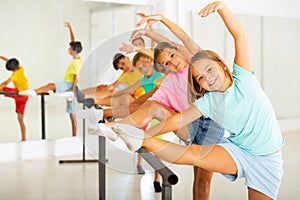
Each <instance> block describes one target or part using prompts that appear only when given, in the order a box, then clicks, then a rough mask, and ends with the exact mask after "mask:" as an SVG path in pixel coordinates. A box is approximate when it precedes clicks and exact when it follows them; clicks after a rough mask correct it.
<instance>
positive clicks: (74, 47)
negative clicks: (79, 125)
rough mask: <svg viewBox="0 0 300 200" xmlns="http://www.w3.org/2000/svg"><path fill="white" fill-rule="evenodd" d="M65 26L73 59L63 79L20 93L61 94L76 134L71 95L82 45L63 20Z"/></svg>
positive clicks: (73, 133)
mask: <svg viewBox="0 0 300 200" xmlns="http://www.w3.org/2000/svg"><path fill="white" fill-rule="evenodd" d="M65 26H66V27H67V28H68V29H69V31H70V38H71V42H70V43H69V44H70V47H69V49H68V51H69V54H70V55H71V56H72V58H73V59H72V60H71V62H70V64H69V66H68V68H67V70H66V72H65V76H64V80H63V81H62V82H56V83H48V84H47V85H45V86H42V87H40V88H37V89H35V90H25V91H23V92H20V94H22V95H28V96H31V97H35V96H36V95H37V94H40V93H43V92H48V91H50V90H52V91H54V92H55V93H56V94H57V95H58V96H60V94H62V95H61V96H62V97H65V98H66V99H67V112H68V113H69V114H70V119H71V123H72V135H73V136H76V132H77V129H76V118H75V114H74V113H75V103H76V102H75V101H76V100H75V99H73V97H74V94H75V93H74V89H75V86H76V85H77V75H78V73H79V71H80V69H81V66H82V59H81V57H80V55H79V53H80V52H81V51H82V45H81V43H80V42H79V41H75V37H74V34H73V30H72V27H71V25H70V23H69V22H65ZM66 92H69V93H66ZM64 95H67V96H64Z"/></svg>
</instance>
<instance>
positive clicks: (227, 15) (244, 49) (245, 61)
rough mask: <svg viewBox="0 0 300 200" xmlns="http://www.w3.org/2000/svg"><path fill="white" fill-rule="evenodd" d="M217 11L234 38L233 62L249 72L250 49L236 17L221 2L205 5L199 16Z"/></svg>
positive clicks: (243, 30)
mask: <svg viewBox="0 0 300 200" xmlns="http://www.w3.org/2000/svg"><path fill="white" fill-rule="evenodd" d="M216 11H217V12H218V13H219V15H220V16H221V18H222V19H223V21H224V23H225V25H226V27H227V29H228V31H229V32H230V34H231V35H232V37H233V38H234V46H235V58H234V63H235V64H237V65H239V66H240V67H243V68H244V69H246V70H247V71H249V72H251V71H252V67H251V63H250V52H249V51H250V50H249V44H248V39H247V35H246V31H245V29H244V28H243V26H242V25H241V23H240V22H239V20H238V19H237V17H236V16H235V15H234V14H233V13H232V12H231V11H230V10H229V8H228V7H227V6H226V5H225V4H224V3H222V2H219V1H217V2H213V3H211V4H208V5H207V6H205V7H204V8H203V9H202V10H201V11H200V12H199V15H200V16H201V17H206V16H208V15H210V14H212V13H214V12H216Z"/></svg>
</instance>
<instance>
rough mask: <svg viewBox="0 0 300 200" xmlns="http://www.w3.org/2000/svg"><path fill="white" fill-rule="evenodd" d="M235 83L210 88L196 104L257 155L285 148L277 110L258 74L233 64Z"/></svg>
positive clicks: (203, 112) (236, 140) (230, 137)
mask: <svg viewBox="0 0 300 200" xmlns="http://www.w3.org/2000/svg"><path fill="white" fill-rule="evenodd" d="M232 75H233V83H232V85H231V86H230V87H229V88H228V89H227V90H226V91H225V92H207V93H206V94H205V95H204V96H203V97H201V98H199V99H198V100H197V101H195V103H194V105H195V106H196V107H197V108H198V109H199V110H200V112H201V113H202V114H203V115H204V116H205V117H210V118H211V119H212V120H214V121H215V122H216V123H218V124H219V125H221V126H222V127H224V128H225V129H226V130H228V132H229V133H230V136H229V140H231V141H232V142H233V143H234V144H235V145H237V146H239V147H240V148H241V149H243V150H245V151H247V152H249V153H251V154H253V155H267V154H271V153H274V152H276V151H278V150H280V149H281V147H282V146H283V144H284V140H283V138H282V135H281V131H280V127H279V124H278V121H277V119H276V116H275V112H274V110H273V107H272V105H271V102H270V101H269V99H268V97H267V96H266V94H265V93H264V91H263V90H262V88H261V86H260V84H259V82H258V81H257V79H256V77H255V76H254V75H253V74H251V73H249V72H248V71H247V70H245V69H243V68H241V67H239V66H238V65H236V64H234V65H233V73H232Z"/></svg>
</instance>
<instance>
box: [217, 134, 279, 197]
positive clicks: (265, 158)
mask: <svg viewBox="0 0 300 200" xmlns="http://www.w3.org/2000/svg"><path fill="white" fill-rule="evenodd" d="M218 145H220V146H222V147H223V148H224V149H225V150H226V151H227V152H228V153H229V154H230V155H231V157H232V158H233V160H234V162H235V164H236V165H237V168H238V173H237V174H236V175H232V174H223V175H224V176H225V177H226V178H227V179H228V180H230V181H235V180H236V179H237V178H245V184H246V185H247V186H248V187H250V188H252V189H255V190H257V191H259V192H261V193H263V194H265V195H267V196H268V197H270V198H272V199H276V198H277V194H278V190H279V187H280V184H281V179H282V176H283V160H282V154H281V151H278V152H276V153H273V154H269V155H252V154H250V153H248V152H246V151H244V150H243V149H241V148H240V147H238V146H236V145H235V144H233V143H232V142H231V141H230V140H228V139H225V140H224V143H222V144H218Z"/></svg>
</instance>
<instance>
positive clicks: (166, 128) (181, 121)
mask: <svg viewBox="0 0 300 200" xmlns="http://www.w3.org/2000/svg"><path fill="white" fill-rule="evenodd" d="M201 116H202V113H201V112H200V111H199V110H198V109H197V108H196V106H194V105H191V106H190V107H189V108H188V109H187V110H185V111H183V112H182V113H176V114H174V115H172V116H171V117H169V118H167V119H166V120H163V121H161V122H160V123H159V124H157V125H155V126H153V127H151V128H150V129H149V130H147V131H146V132H145V135H146V137H149V136H151V137H152V136H156V135H161V134H164V133H168V132H170V131H175V130H178V129H180V128H182V127H184V126H186V125H188V124H189V123H191V122H193V121H195V120H196V119H198V118H200V117H201Z"/></svg>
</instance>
